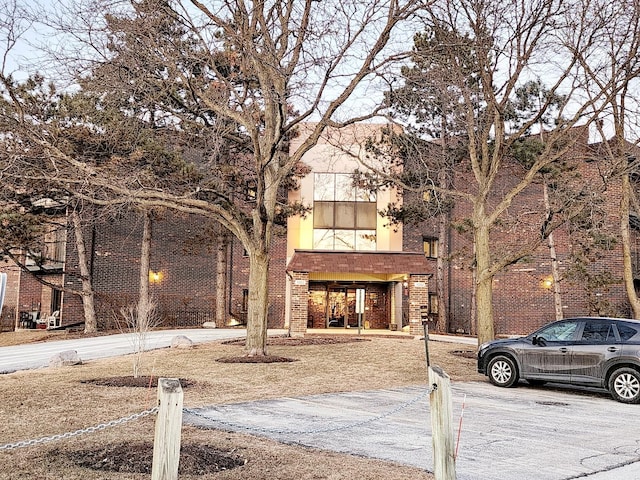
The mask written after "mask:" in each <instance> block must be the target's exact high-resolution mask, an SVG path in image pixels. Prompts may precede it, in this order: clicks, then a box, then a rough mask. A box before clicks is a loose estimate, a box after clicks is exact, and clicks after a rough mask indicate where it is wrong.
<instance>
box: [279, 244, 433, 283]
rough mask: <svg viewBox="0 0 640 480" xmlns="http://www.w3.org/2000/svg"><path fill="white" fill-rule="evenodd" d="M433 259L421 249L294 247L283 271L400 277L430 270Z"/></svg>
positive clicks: (316, 277) (342, 276) (318, 276)
mask: <svg viewBox="0 0 640 480" xmlns="http://www.w3.org/2000/svg"><path fill="white" fill-rule="evenodd" d="M434 271H435V265H434V262H433V260H431V261H429V259H427V258H426V257H425V256H424V253H422V252H335V251H318V250H296V251H295V253H294V255H293V258H291V261H290V262H289V265H288V266H287V272H289V273H292V272H299V273H308V274H309V280H328V279H330V278H331V279H336V278H340V279H345V280H346V278H345V277H346V276H355V277H357V279H359V280H369V281H375V280H378V281H401V280H402V279H403V278H404V276H405V275H429V274H432V273H434Z"/></svg>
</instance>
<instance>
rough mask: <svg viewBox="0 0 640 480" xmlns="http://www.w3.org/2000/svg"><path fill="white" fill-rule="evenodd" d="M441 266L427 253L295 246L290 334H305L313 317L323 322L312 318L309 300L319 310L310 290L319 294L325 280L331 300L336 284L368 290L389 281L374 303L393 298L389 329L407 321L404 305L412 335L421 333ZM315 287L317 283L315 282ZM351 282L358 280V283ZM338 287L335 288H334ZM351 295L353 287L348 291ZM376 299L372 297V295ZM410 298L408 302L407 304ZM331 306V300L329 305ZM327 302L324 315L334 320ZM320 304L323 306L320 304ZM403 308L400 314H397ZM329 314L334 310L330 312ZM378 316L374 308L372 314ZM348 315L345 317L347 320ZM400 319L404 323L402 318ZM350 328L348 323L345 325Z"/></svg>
mask: <svg viewBox="0 0 640 480" xmlns="http://www.w3.org/2000/svg"><path fill="white" fill-rule="evenodd" d="M435 270H436V262H435V261H434V259H428V258H426V257H425V255H424V253H423V252H353V251H349V252H336V251H318V250H296V251H295V253H294V255H293V257H292V258H291V260H290V261H289V264H288V265H287V274H288V276H289V278H290V282H289V288H290V296H289V298H290V302H291V303H290V312H291V317H290V322H289V334H290V335H291V336H304V334H305V332H306V330H307V324H308V321H309V318H311V319H312V320H311V321H312V322H315V323H318V322H317V321H316V320H317V315H316V316H313V315H311V316H309V315H308V313H309V310H308V308H309V303H311V304H312V306H313V307H314V308H315V307H316V306H318V305H320V303H319V302H318V301H317V300H315V299H312V300H311V301H310V290H311V291H312V292H313V294H314V295H315V294H316V293H317V292H318V289H317V287H318V286H321V284H323V283H324V284H326V285H325V286H326V288H327V290H326V292H327V293H326V295H325V297H326V298H329V297H328V296H327V295H330V294H331V291H332V290H331V288H332V287H331V286H332V285H335V288H339V287H341V288H342V289H345V288H347V289H348V288H363V289H365V290H368V289H369V287H367V285H371V289H375V288H376V287H374V286H373V284H375V283H378V284H384V283H386V284H388V285H387V287H386V288H388V290H387V291H386V292H385V291H382V292H378V293H376V292H373V293H372V294H371V295H372V297H371V299H370V301H371V302H375V303H372V305H378V295H380V296H381V297H385V295H387V296H390V297H391V299H392V303H391V305H395V306H393V307H390V308H391V310H392V311H393V312H394V313H393V317H392V318H389V321H390V323H389V327H390V328H391V326H392V325H394V326H396V327H397V326H398V324H399V323H400V322H402V321H403V316H404V315H405V314H404V311H405V310H404V308H405V307H406V311H407V316H408V321H409V327H410V332H411V333H419V332H420V331H421V329H422V324H421V322H422V320H423V319H424V318H426V316H427V315H428V308H427V307H428V298H429V285H428V284H429V278H431V277H432V276H433V272H435ZM312 284H313V285H315V286H312ZM348 284H359V286H356V287H354V286H353V285H351V286H350V285H348ZM334 291H335V290H334ZM345 292H346V293H345V294H346V295H349V292H348V290H346V291H345ZM374 295H375V296H376V297H375V300H373V298H374V297H373V296H374ZM404 298H407V300H406V301H407V303H406V305H405V304H404V302H405V300H404ZM327 305H328V304H327ZM327 305H325V311H324V315H322V316H321V317H320V318H324V319H329V320H327V321H330V320H331V318H333V316H334V315H333V312H332V311H331V312H330V311H329V310H327V308H328V307H327ZM336 305H337V303H336ZM318 308H320V307H318ZM398 308H399V309H400V310H399V311H398V312H396V311H397V310H398ZM327 312H329V313H327ZM370 313H372V314H375V312H370ZM345 319H346V317H344V318H343V322H344V321H345ZM398 319H399V320H400V321H398ZM344 325H345V328H346V323H344Z"/></svg>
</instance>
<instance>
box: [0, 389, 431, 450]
mask: <svg viewBox="0 0 640 480" xmlns="http://www.w3.org/2000/svg"><path fill="white" fill-rule="evenodd" d="M435 388H436V385H435V384H434V385H432V386H431V387H430V388H428V389H427V390H426V391H424V392H420V394H419V395H417V396H416V397H414V398H412V399H411V400H409V401H407V402H405V403H403V404H401V405H399V406H398V407H396V408H394V409H392V410H389V411H387V412H384V413H382V414H380V415H377V416H375V417H371V418H367V419H365V420H361V421H359V422H354V423H350V424H347V425H338V426H334V427H325V428H317V429H313V430H276V429H270V428H261V427H250V426H246V425H239V424H235V423H231V422H225V421H224V420H218V419H215V418H211V417H208V416H207V415H204V414H202V413H200V412H198V411H196V410H193V409H191V408H183V412H184V413H187V414H189V415H193V416H195V417H200V418H203V419H205V420H207V421H208V422H214V423H217V424H220V425H225V426H227V427H230V428H234V429H241V430H249V431H255V432H260V433H266V434H280V435H307V434H315V433H329V432H337V431H342V430H350V429H352V428H357V427H361V426H364V425H367V424H369V423H373V422H377V421H379V420H382V419H384V418H387V417H390V416H392V415H395V414H397V413H400V412H401V411H402V410H405V409H406V408H408V407H410V406H411V405H413V404H414V403H417V402H419V401H420V400H422V399H423V398H425V397H427V396H428V395H430V394H431V392H433V391H434V390H435ZM158 410H159V407H154V408H150V409H149V410H144V411H142V412H139V413H134V414H132V415H129V416H127V417H122V418H119V419H117V420H111V421H110V422H106V423H100V424H98V425H95V426H93V427H87V428H82V429H79V430H76V431H75V432H66V433H61V434H57V435H51V436H49V437H41V438H36V439H32V440H23V441H20V442H15V443H6V444H4V445H0V452H2V451H5V450H7V451H8V450H14V449H17V448H25V447H32V446H35V445H41V444H44V443H49V442H55V441H57V440H63V439H65V438H71V437H77V436H79V435H85V434H89V433H95V432H99V431H101V430H105V429H107V428H111V427H117V426H118V425H123V424H125V423H128V422H132V421H134V420H138V419H140V418H143V417H148V416H149V415H153V414H155V413H158Z"/></svg>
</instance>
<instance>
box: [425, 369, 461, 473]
mask: <svg viewBox="0 0 640 480" xmlns="http://www.w3.org/2000/svg"><path fill="white" fill-rule="evenodd" d="M429 385H430V386H431V388H432V389H433V390H432V391H431V394H430V395H429V404H430V407H431V435H432V437H433V475H434V476H435V479H436V480H455V478H456V464H455V442H454V436H453V419H452V418H453V416H452V410H453V407H452V401H451V381H450V379H449V375H447V374H446V373H445V372H444V371H443V370H442V369H441V368H440V367H438V366H433V367H429Z"/></svg>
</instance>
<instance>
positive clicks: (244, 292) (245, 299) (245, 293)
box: [241, 288, 249, 312]
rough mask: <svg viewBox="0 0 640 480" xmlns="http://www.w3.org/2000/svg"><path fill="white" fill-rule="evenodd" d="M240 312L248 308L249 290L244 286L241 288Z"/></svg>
mask: <svg viewBox="0 0 640 480" xmlns="http://www.w3.org/2000/svg"><path fill="white" fill-rule="evenodd" d="M241 308H242V310H241V311H242V312H246V311H248V310H249V290H247V289H246V288H245V289H243V290H242V306H241Z"/></svg>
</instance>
